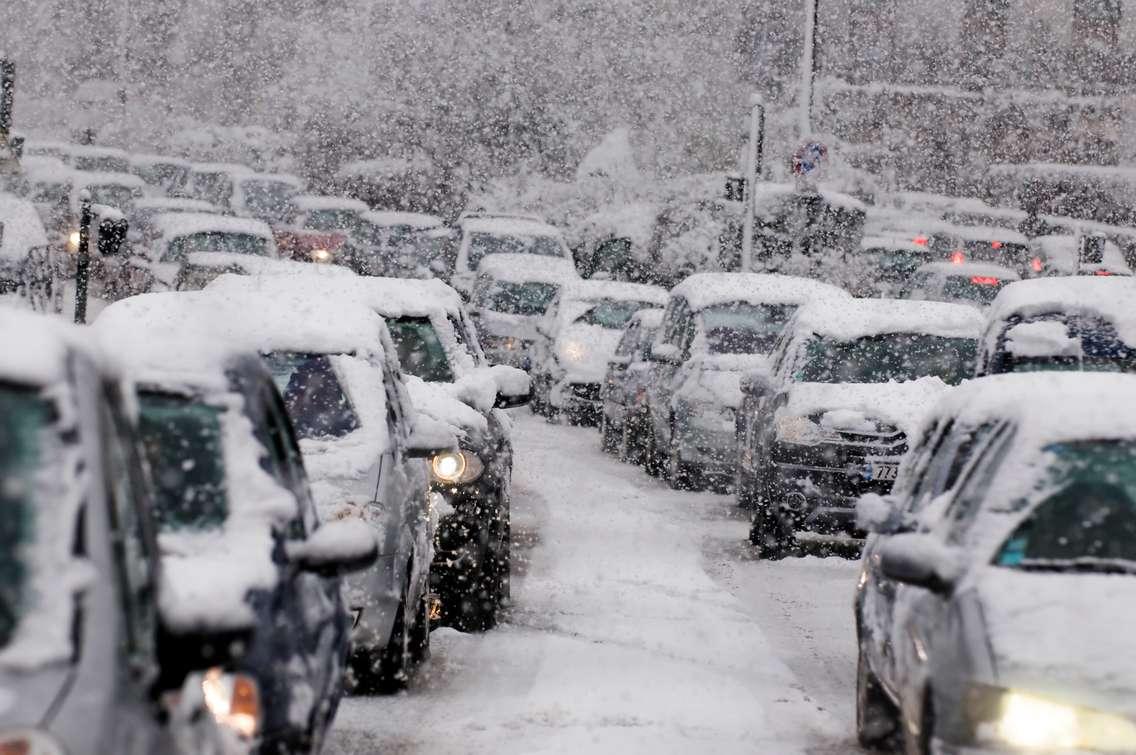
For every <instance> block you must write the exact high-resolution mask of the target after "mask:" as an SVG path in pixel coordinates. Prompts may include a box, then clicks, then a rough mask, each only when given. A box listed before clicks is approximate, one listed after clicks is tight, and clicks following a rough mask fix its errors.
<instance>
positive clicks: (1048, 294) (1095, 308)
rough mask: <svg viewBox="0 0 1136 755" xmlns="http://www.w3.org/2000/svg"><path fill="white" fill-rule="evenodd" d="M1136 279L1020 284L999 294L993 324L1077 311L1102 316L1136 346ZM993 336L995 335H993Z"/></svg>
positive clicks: (1079, 278)
mask: <svg viewBox="0 0 1136 755" xmlns="http://www.w3.org/2000/svg"><path fill="white" fill-rule="evenodd" d="M1134 302H1136V279H1133V278H1127V277H1117V276H1109V277H1097V276H1073V277H1055V278H1037V279H1034V280H1025V281H1016V282H1014V283H1011V284H1010V285H1008V286H1006V287H1005V288H1003V289H1002V290H1001V291H999V292H998V296H997V297H995V299H994V302H993V303H992V304H991V305H990V313H989V315H990V322H991V323H998V322H1003V321H1005V320H1007V319H1009V318H1010V317H1013V316H1015V315H1017V316H1019V317H1024V318H1028V317H1032V316H1036V315H1043V314H1048V313H1053V312H1077V313H1086V314H1092V315H1095V316H1099V317H1102V318H1104V319H1106V320H1108V321H1109V322H1111V323H1112V324H1113V326H1114V327H1115V328H1116V331H1117V335H1119V336H1120V338H1121V339H1122V340H1123V341H1124V342H1125V343H1127V344H1130V345H1136V304H1134ZM992 337H993V336H992Z"/></svg>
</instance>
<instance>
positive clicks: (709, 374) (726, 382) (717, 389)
mask: <svg viewBox="0 0 1136 755" xmlns="http://www.w3.org/2000/svg"><path fill="white" fill-rule="evenodd" d="M768 365H769V357H768V356H766V355H764V354H707V355H705V356H703V357H700V358H699V359H698V361H697V362H696V363H695V364H694V367H693V373H692V376H691V377H692V379H690V380H687V381H686V382H685V383H683V385H682V388H680V389H679V391H678V395H679V396H680V397H683V398H689V399H693V400H696V401H702V402H708V403H712V404H715V405H717V406H722V407H728V408H730V409H737V408H738V407H739V406H741V403H742V388H741V380H742V376H743V375H745V374H746V373H747V372H750V371H753V370H758V369H764V368H766V367H768Z"/></svg>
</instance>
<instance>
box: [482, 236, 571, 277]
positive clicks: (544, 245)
mask: <svg viewBox="0 0 1136 755" xmlns="http://www.w3.org/2000/svg"><path fill="white" fill-rule="evenodd" d="M491 254H535V255H538V256H541V257H564V256H565V254H564V248H563V247H562V246H561V244H560V239H558V238H556V237H555V236H530V235H525V234H509V233H483V232H476V231H475V232H473V233H471V234H470V238H469V257H468V265H469V269H470V270H477V267H478V265H480V264H481V260H482V259H484V258H485V257H487V256H489V255H491Z"/></svg>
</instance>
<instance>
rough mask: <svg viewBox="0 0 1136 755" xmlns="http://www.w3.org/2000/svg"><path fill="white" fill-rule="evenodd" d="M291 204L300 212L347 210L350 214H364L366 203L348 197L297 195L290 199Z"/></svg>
mask: <svg viewBox="0 0 1136 755" xmlns="http://www.w3.org/2000/svg"><path fill="white" fill-rule="evenodd" d="M290 201H291V202H292V204H293V205H294V206H295V207H296V209H297V210H299V211H300V212H312V211H313V210H349V211H351V212H366V211H367V203H366V202H361V201H359V200H358V199H351V198H350V197H332V196H327V195H324V194H297V195H296V196H294V197H292V198H291V200H290Z"/></svg>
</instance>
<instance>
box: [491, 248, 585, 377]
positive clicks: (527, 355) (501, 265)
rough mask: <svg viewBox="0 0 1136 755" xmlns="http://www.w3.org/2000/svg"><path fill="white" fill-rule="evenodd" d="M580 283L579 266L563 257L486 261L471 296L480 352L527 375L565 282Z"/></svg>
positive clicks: (521, 256)
mask: <svg viewBox="0 0 1136 755" xmlns="http://www.w3.org/2000/svg"><path fill="white" fill-rule="evenodd" d="M578 280H580V276H579V275H578V274H577V273H576V267H575V265H573V264H572V263H571V262H570V261H568V260H565V259H562V258H559V257H537V256H535V255H531V254H495V255H492V256H491V257H487V258H486V259H485V260H483V261H482V263H481V265H480V266H479V268H478V272H477V283H476V284H475V285H474V287H473V295H472V296H471V297H470V314H472V315H473V316H474V318H475V319H476V320H477V332H478V334H479V335H480V336H481V347H482V348H483V349H484V350H485V356H486V357H487V358H488V359H489V361H490V362H491V363H492V364H507V365H509V366H510V367H519V368H521V369H524V370H527V369H529V368H531V367H532V346H533V343H534V342H535V341H536V339H537V338H538V335H537V332H536V326H537V323H538V322H540V320H541V318H542V317H544V314H545V312H546V311H547V310H548V306H549V305H550V304H551V303H552V300H553V299H555V298H556V295H557V294H558V293H560V288H561V287H562V286H563V285H564V284H565V283H571V282H572V281H578Z"/></svg>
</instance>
